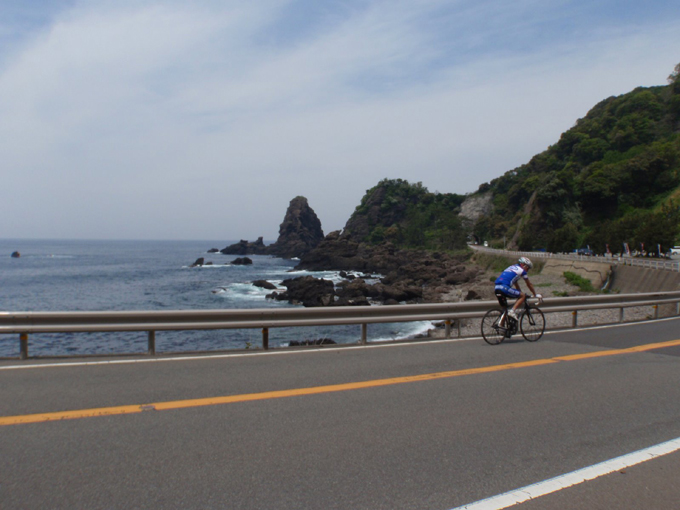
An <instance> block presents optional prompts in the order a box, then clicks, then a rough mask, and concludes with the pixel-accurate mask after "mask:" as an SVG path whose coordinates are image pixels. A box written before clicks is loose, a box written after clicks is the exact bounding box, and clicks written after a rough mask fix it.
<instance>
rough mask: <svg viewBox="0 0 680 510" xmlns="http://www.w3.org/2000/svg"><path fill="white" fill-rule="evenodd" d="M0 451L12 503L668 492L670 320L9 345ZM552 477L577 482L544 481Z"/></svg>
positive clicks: (606, 497)
mask: <svg viewBox="0 0 680 510" xmlns="http://www.w3.org/2000/svg"><path fill="white" fill-rule="evenodd" d="M675 440H677V445H678V446H677V448H675V449H671V450H669V451H670V453H667V452H666V454H664V455H658V456H655V457H654V458H652V456H653V455H650V454H649V453H648V452H649V451H656V450H650V449H652V448H655V447H658V445H663V444H665V443H668V442H671V443H672V444H675V443H673V442H674V441H675ZM0 452H2V460H1V461H0V508H2V509H3V510H9V509H35V508H50V509H66V508H68V509H81V508H82V509H130V508H135V509H147V508H148V509H158V508H163V509H222V508H224V509H244V510H246V509H247V510H251V509H252V510H255V509H265V508H267V509H291V510H292V509H296V510H299V509H353V510H356V509H376V510H381V509H390V510H395V509H409V510H411V509H423V510H451V509H454V508H459V507H464V506H466V505H470V504H474V503H475V502H480V501H482V500H485V499H486V498H491V499H488V500H487V501H485V502H484V503H479V504H477V505H476V506H474V507H472V506H471V508H477V509H481V508H485V509H487V510H489V509H492V508H493V509H495V508H503V507H504V506H506V505H507V500H506V503H502V501H501V499H502V498H499V495H503V494H505V493H508V492H512V491H517V490H518V489H523V488H527V487H531V486H533V487H534V488H532V489H527V490H528V491H529V493H530V494H531V496H530V497H531V498H533V499H530V500H528V501H526V502H524V503H521V504H519V505H516V506H515V507H514V508H518V509H521V510H527V509H528V510H539V509H551V510H552V509H555V510H556V509H564V508H589V509H600V508H601V509H610V508H617V509H620V510H626V509H639V508H655V509H678V508H680V484H678V479H679V478H678V474H679V473H680V319H667V320H662V321H658V322H649V323H639V324H632V325H621V326H615V327H607V328H599V329H591V330H583V331H568V332H560V333H552V334H547V335H546V336H545V337H544V339H542V340H540V341H539V342H536V343H529V342H524V341H521V340H515V339H512V340H511V341H509V342H507V343H503V344H501V345H498V346H489V345H486V344H485V343H484V342H483V341H482V340H481V339H472V340H461V341H438V342H418V343H400V344H387V345H381V346H368V347H340V348H324V349H318V350H305V351H295V350H286V351H273V352H259V353H234V354H225V355H219V356H182V357H177V358H170V357H163V358H159V359H158V360H149V358H122V357H121V358H88V359H59V360H27V361H9V360H4V361H0ZM636 452H642V453H638V454H636ZM630 454H633V455H632V457H631V456H630ZM626 455H628V456H629V457H625V459H629V458H636V459H637V460H636V461H635V462H630V463H628V464H626V465H624V466H623V467H622V466H621V465H620V464H616V463H615V462H612V463H611V466H613V467H612V469H611V470H609V471H606V470H605V471H603V472H602V473H599V474H598V476H596V477H594V478H593V479H591V480H588V481H585V482H583V483H580V484H575V482H574V476H573V473H574V472H576V471H578V470H582V469H584V468H589V467H591V466H598V465H601V463H603V462H605V461H610V460H612V459H619V458H622V456H626ZM646 458H652V460H648V461H646V462H640V459H643V460H644V459H646ZM570 474H572V475H570ZM555 477H561V478H558V479H557V480H559V482H551V483H553V484H554V483H561V486H566V487H568V488H564V489H562V490H556V491H552V492H551V491H546V490H545V484H543V485H541V482H545V481H546V480H550V479H553V478H555ZM535 484H538V487H539V488H538V489H536V488H535V487H536V485H535ZM548 492H549V493H548ZM543 493H545V495H542V494H543ZM525 499H527V498H525Z"/></svg>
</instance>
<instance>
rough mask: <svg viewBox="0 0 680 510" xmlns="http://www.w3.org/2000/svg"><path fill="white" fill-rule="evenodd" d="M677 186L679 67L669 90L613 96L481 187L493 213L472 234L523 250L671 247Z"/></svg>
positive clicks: (676, 230) (678, 206)
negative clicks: (522, 162)
mask: <svg viewBox="0 0 680 510" xmlns="http://www.w3.org/2000/svg"><path fill="white" fill-rule="evenodd" d="M679 185H680V64H679V65H678V66H676V68H675V71H674V72H673V73H672V74H671V76H670V77H669V84H668V85H667V86H659V87H650V88H637V89H635V90H633V91H632V92H630V93H628V94H624V95H622V96H619V97H610V98H608V99H605V100H604V101H602V102H600V103H599V104H597V105H596V106H595V107H594V108H592V109H591V110H590V112H588V114H587V115H586V116H585V117H584V118H583V119H579V120H578V121H577V122H576V125H575V126H574V127H573V128H571V129H570V130H568V131H566V132H565V133H563V134H562V136H561V138H560V140H559V141H558V142H557V143H556V144H555V145H553V146H551V147H549V148H548V149H547V150H546V151H544V152H542V153H541V154H538V155H536V156H535V157H533V158H532V159H531V161H529V162H528V163H527V164H525V165H522V166H520V167H518V168H515V169H514V170H511V171H509V172H507V173H506V174H505V175H503V176H501V177H499V178H497V179H495V180H493V181H491V182H490V183H487V184H483V185H482V186H480V188H479V191H478V193H488V192H489V191H490V192H492V194H493V212H492V213H491V214H488V215H485V216H483V217H481V218H480V219H479V220H478V221H477V222H476V224H475V225H474V229H473V230H474V233H475V235H477V236H478V237H479V238H483V239H496V240H497V242H498V244H499V245H502V243H503V241H502V239H503V236H506V238H507V240H509V241H510V243H509V244H510V246H514V247H517V248H519V249H523V250H532V249H540V248H545V249H548V250H549V251H554V252H559V251H571V250H573V249H574V248H577V247H579V246H582V245H585V244H589V245H590V246H591V247H592V248H593V249H594V250H595V251H596V252H604V251H605V249H606V245H608V246H609V247H610V249H611V251H613V252H616V251H621V250H622V246H623V243H628V244H629V245H630V247H631V249H635V248H639V247H640V244H641V243H644V246H645V247H646V248H647V249H650V250H656V246H657V244H660V245H661V246H662V250H664V251H666V250H668V248H669V247H670V246H673V245H674V244H675V242H676V240H677V239H678V235H679V234H680V188H679Z"/></svg>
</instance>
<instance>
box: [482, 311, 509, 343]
mask: <svg viewBox="0 0 680 510" xmlns="http://www.w3.org/2000/svg"><path fill="white" fill-rule="evenodd" d="M502 316H503V312H501V311H500V310H496V309H493V310H489V311H488V312H486V314H485V315H484V317H483V318H482V337H483V338H484V341H485V342H486V343H487V344H490V345H496V344H499V343H501V342H502V341H503V339H504V338H505V328H504V327H503V326H501V325H500V320H501V317H502Z"/></svg>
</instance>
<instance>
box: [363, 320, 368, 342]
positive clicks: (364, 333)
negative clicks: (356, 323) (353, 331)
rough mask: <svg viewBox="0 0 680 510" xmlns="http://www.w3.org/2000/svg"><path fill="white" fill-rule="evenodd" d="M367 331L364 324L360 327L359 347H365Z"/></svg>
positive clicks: (366, 326)
mask: <svg viewBox="0 0 680 510" xmlns="http://www.w3.org/2000/svg"><path fill="white" fill-rule="evenodd" d="M367 330H368V325H367V324H366V323H363V324H362V325H361V345H366V337H367V336H368V335H367V334H366V333H367Z"/></svg>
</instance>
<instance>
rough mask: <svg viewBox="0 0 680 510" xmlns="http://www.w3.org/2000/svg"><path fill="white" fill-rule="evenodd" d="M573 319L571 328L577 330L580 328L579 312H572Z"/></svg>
mask: <svg viewBox="0 0 680 510" xmlns="http://www.w3.org/2000/svg"><path fill="white" fill-rule="evenodd" d="M571 315H572V318H571V327H572V328H575V327H576V326H578V310H574V311H573V312H571Z"/></svg>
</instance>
